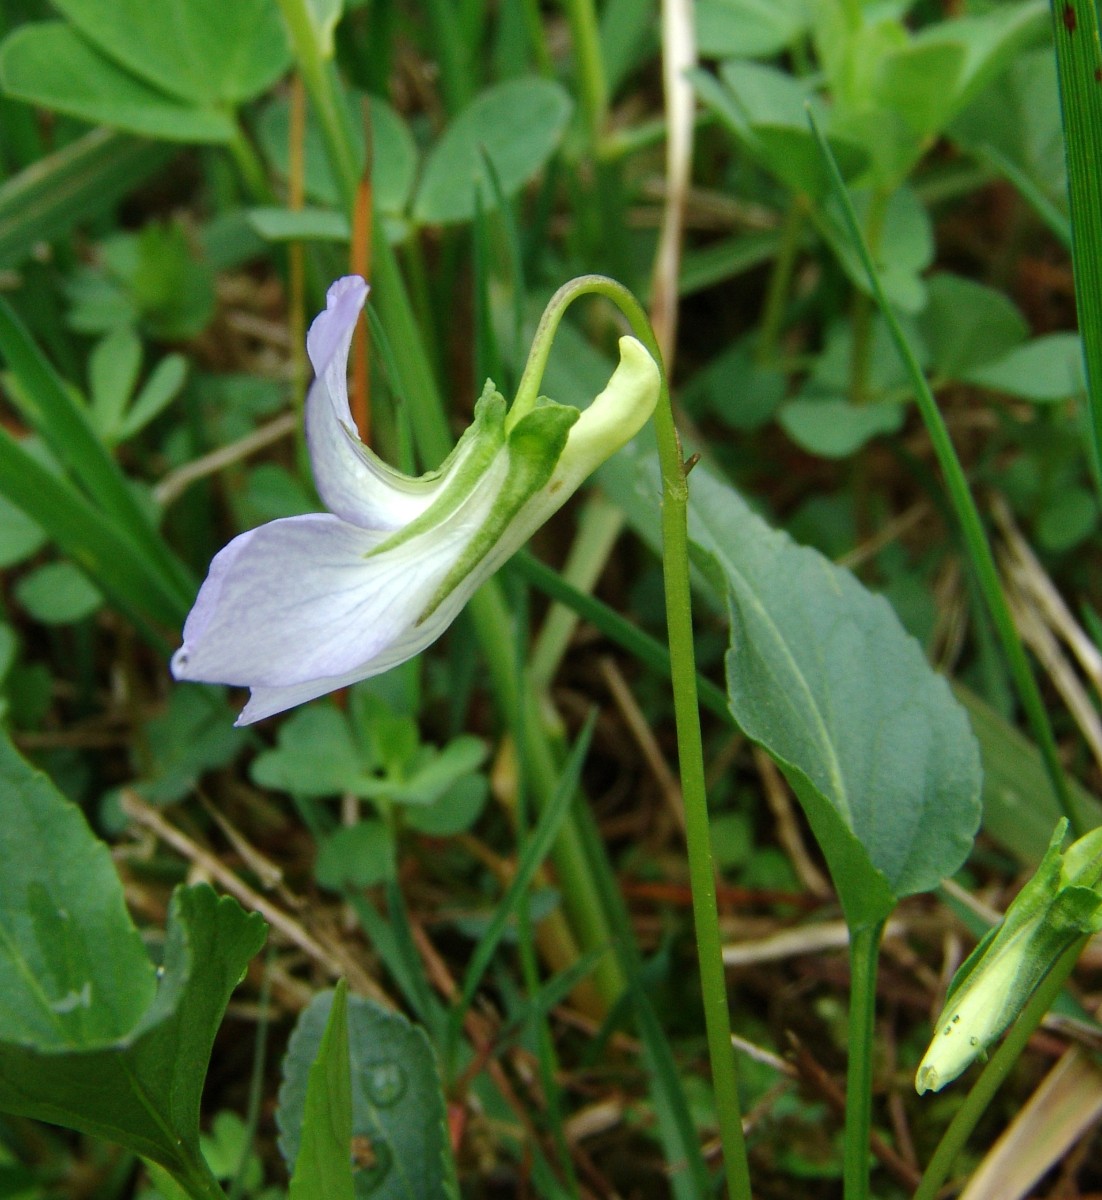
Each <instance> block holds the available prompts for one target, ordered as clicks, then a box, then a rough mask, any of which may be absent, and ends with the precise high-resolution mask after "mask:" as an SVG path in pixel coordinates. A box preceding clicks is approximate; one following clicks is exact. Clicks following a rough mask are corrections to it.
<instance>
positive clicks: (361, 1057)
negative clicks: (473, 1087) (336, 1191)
mask: <svg viewBox="0 0 1102 1200" xmlns="http://www.w3.org/2000/svg"><path fill="white" fill-rule="evenodd" d="M332 1004H333V993H332V992H323V993H321V994H320V995H318V996H315V997H314V999H313V1000H312V1001H311V1002H310V1004H309V1005H308V1006H307V1007H306V1008H305V1009H304V1010H303V1013H302V1015H301V1016H300V1017H299V1020H298V1024H297V1025H296V1027H295V1032H294V1033H293V1034H292V1035H291V1042H290V1045H289V1046H288V1049H287V1055H286V1057H285V1058H284V1060H283V1086H282V1087H281V1088H280V1092H279V1108H278V1110H277V1112H276V1123H277V1125H278V1126H279V1131H280V1137H279V1148H280V1150H281V1152H282V1154H283V1158H284V1161H285V1162H286V1163H287V1164H288V1167H289V1168H292V1169H293V1168H295V1166H296V1163H297V1160H298V1157H299V1153H300V1147H301V1145H302V1126H303V1116H304V1113H305V1109H306V1093H307V1087H308V1080H309V1074H310V1068H311V1065H312V1064H313V1063H314V1061H315V1060H316V1058H317V1056H318V1050H319V1047H320V1045H321V1041H322V1037H323V1031H324V1029H325V1026H326V1022H327V1020H328V1017H329V1012H330V1008H331V1006H332ZM348 1042H349V1054H350V1059H351V1077H352V1138H353V1147H354V1148H355V1151H356V1153H355V1156H354V1157H355V1162H354V1166H355V1168H356V1169H355V1170H354V1172H353V1178H354V1182H355V1194H356V1197H357V1200H368V1198H370V1200H423V1198H424V1197H430V1196H431V1197H433V1200H436V1197H441V1198H442V1200H457V1197H458V1194H459V1190H458V1185H457V1182H456V1179H455V1167H454V1163H453V1161H452V1156H451V1145H450V1141H449V1137H448V1126H447V1114H446V1111H445V1106H444V1097H443V1094H442V1092H441V1088H440V1078H439V1074H438V1072H437V1067H436V1061H435V1058H434V1056H433V1053H432V1047H431V1046H430V1044H429V1040H428V1038H427V1037H426V1036H425V1034H424V1032H423V1031H422V1030H421V1029H419V1028H418V1027H416V1026H414V1025H411V1024H410V1023H409V1021H407V1020H406V1019H405V1017H403V1016H401V1015H400V1014H399V1013H395V1012H390V1011H388V1010H387V1009H384V1008H383V1007H381V1006H380V1005H378V1004H376V1003H374V1002H373V1001H371V1000H367V999H365V998H364V997H362V996H349V997H348Z"/></svg>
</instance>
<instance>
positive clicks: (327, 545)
mask: <svg viewBox="0 0 1102 1200" xmlns="http://www.w3.org/2000/svg"><path fill="white" fill-rule="evenodd" d="M382 536H383V535H382V534H380V533H378V532H373V531H369V530H363V529H360V528H359V527H358V526H355V525H349V524H348V523H347V522H345V521H342V520H340V519H339V518H338V517H334V516H331V515H329V514H327V513H321V514H312V515H309V516H301V517H289V518H287V519H285V520H282V521H272V522H271V523H270V524H268V525H262V526H261V527H260V528H259V529H254V530H252V531H251V532H249V533H245V534H242V535H241V536H240V537H238V538H235V539H234V541H232V542H231V543H230V544H229V545H228V546H227V547H226V548H225V549H224V550H222V551H221V552H220V553H219V554H218V555H217V556H216V557H215V559H214V561H213V562H212V564H211V569H210V574H209V576H208V578H207V580H206V582H205V583H204V584H203V587H202V589H201V590H200V593H199V598H198V600H197V601H196V604H195V608H194V609H193V610H192V614H191V616H190V617H189V618H188V621H187V624H186V625H185V626H184V644H183V646H182V647H181V648H180V649H179V650H178V651H177V652H176V654H175V656H174V657H173V660H172V670H173V674H174V675H175V676H176V678H177V679H187V680H194V681H200V682H205V683H228V684H235V685H238V686H248V687H252V688H295V687H297V686H299V685H302V684H311V685H313V684H314V683H315V682H316V681H320V680H334V679H335V680H340V679H344V678H345V677H346V676H347V677H349V679H350V680H351V679H362V678H366V677H367V676H368V675H370V674H376V673H377V672H378V671H380V670H385V669H387V666H392V665H394V664H395V662H401V661H403V660H404V659H405V658H408V657H410V655H411V654H415V653H417V651H418V649H421V648H423V647H424V646H425V645H427V644H428V639H427V638H426V637H425V634H424V631H423V630H417V631H416V632H415V631H414V627H415V625H416V622H417V619H418V617H419V616H420V615H421V613H422V612H423V611H424V608H425V604H426V602H427V597H428V596H431V594H432V592H433V590H434V589H435V588H436V587H437V586H438V583H439V579H440V578H441V577H442V575H443V574H446V572H447V570H448V568H449V566H450V565H451V561H452V559H451V557H450V554H449V547H447V546H446V545H445V546H443V547H439V548H437V552H436V553H434V552H432V551H433V548H432V547H429V548H427V549H426V547H424V546H421V547H414V548H411V549H408V550H407V549H406V548H402V550H401V552H398V551H396V552H394V553H393V554H382V555H378V556H374V557H368V556H369V555H370V552H371V550H372V549H374V547H375V546H376V545H378V543H379V541H380V540H381V539H382ZM407 644H410V645H411V646H412V648H410V649H408V650H407ZM395 653H399V654H400V655H401V657H398V658H395V657H394V655H395ZM339 686H341V683H339V682H337V683H330V684H328V685H324V686H319V687H318V689H317V691H315V692H313V693H312V695H320V694H321V693H322V692H323V691H328V690H330V689H331V688H332V687H339ZM300 702H301V701H295V700H292V701H290V703H291V704H293V703H300Z"/></svg>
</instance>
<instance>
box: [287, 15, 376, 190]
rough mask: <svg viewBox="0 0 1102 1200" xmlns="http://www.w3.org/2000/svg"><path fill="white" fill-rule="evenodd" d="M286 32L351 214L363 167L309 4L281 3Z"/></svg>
mask: <svg viewBox="0 0 1102 1200" xmlns="http://www.w3.org/2000/svg"><path fill="white" fill-rule="evenodd" d="M278 3H279V7H280V11H281V12H282V13H283V19H284V21H285V22H286V23H287V32H288V33H289V34H290V35H291V45H292V46H293V47H294V51H295V58H296V59H297V60H298V68H299V71H300V72H301V74H302V82H303V83H304V84H305V86H306V90H307V91H308V92H309V93H310V99H311V101H312V102H313V105H314V109H315V112H316V114H317V117H318V120H319V121H320V122H321V128H322V133H323V136H324V138H325V148H326V152H327V154H328V156H329V164H330V166H331V167H332V168H333V174H334V175H335V176H336V179H337V183H338V185H339V186H340V189H341V195H342V196H343V197H344V200H345V207H346V208H347V210H348V211H349V212H351V211H352V205H353V203H354V202H355V199H356V188H357V187H358V186H359V182H360V166H359V161H358V155H357V154H356V150H355V143H354V142H353V140H352V129H351V125H350V124H349V117H348V112H347V110H346V109H345V107H344V105H343V104H342V103H341V101H340V98H339V91H338V89H337V82H336V77H335V75H334V73H333V66H332V64H331V63H330V62H329V61H328V59H327V58H326V57H325V55H324V53H323V52H322V48H321V46H320V45H319V44H318V39H317V34H316V31H315V29H314V21H313V18H312V16H311V13H310V8H309V4H308V3H307V0H278Z"/></svg>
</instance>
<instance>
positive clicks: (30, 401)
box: [0, 298, 195, 609]
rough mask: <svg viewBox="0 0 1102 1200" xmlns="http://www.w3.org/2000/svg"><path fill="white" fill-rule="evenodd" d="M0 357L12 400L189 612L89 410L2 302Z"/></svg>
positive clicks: (178, 570) (180, 575)
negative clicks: (13, 383)
mask: <svg viewBox="0 0 1102 1200" xmlns="http://www.w3.org/2000/svg"><path fill="white" fill-rule="evenodd" d="M0 355H2V356H3V358H4V360H5V362H6V363H7V364H8V367H9V368H10V369H11V371H12V374H13V375H14V376H15V378H16V380H17V381H18V384H19V387H18V388H17V389H13V396H14V399H15V400H16V403H17V404H18V405H19V407H20V410H21V412H22V415H23V416H24V418H25V419H26V420H27V421H28V422H30V424H31V425H32V426H33V428H34V429H36V430H37V431H38V433H40V434H41V436H42V438H43V440H44V441H45V442H46V443H47V444H48V445H49V447H50V449H51V450H52V451H53V452H54V454H56V455H57V457H58V459H59V460H60V461H61V462H63V463H64V464H65V465H66V466H67V467H68V468H69V469H70V470H71V471H72V472H73V474H74V476H75V477H76V478H77V479H79V480H80V481H81V483H82V484H83V485H84V487H85V488H87V490H88V493H89V495H90V496H91V497H92V498H93V500H94V501H95V502H96V503H97V504H98V505H100V506H102V508H103V510H104V511H105V512H106V513H107V514H109V515H110V516H111V518H112V519H113V520H114V521H115V522H116V523H117V525H118V526H119V527H120V528H121V529H123V530H125V532H126V534H127V536H128V537H129V538H130V539H131V540H132V541H133V542H134V544H135V545H136V546H137V547H138V548H139V549H140V550H142V551H143V552H144V553H145V554H146V555H148V558H149V572H150V573H155V574H156V575H157V576H158V578H159V580H160V582H161V587H162V589H163V590H164V591H165V592H166V593H168V594H170V595H173V596H175V597H176V598H177V599H178V600H179V602H180V603H181V604H182V605H184V606H185V609H186V606H187V605H189V604H190V602H191V600H192V599H193V598H194V594H195V587H194V583H193V581H192V580H191V579H190V578H189V577H188V574H187V571H186V570H185V568H184V566H183V565H182V564H181V562H180V561H179V559H177V558H176V556H175V555H174V554H173V553H172V551H171V550H170V549H169V548H168V545H167V544H166V543H165V541H164V540H163V538H162V537H161V536H160V534H159V533H158V532H157V531H156V529H154V528H153V525H152V524H151V522H150V520H149V518H148V516H147V515H146V512H145V510H144V509H143V508H142V506H141V505H140V504H139V502H138V499H137V497H136V496H135V494H134V491H133V489H132V487H131V485H130V483H129V482H128V481H127V479H126V476H125V475H124V474H123V473H122V470H121V468H120V467H119V465H118V463H116V462H115V460H114V459H113V458H112V457H111V454H110V452H109V451H108V450H107V448H106V446H104V444H103V442H101V441H100V439H99V437H98V436H97V435H96V431H95V427H94V426H93V425H92V422H91V419H90V417H89V415H88V409H87V407H86V406H84V405H82V404H81V403H80V402H78V401H77V400H76V399H74V397H73V395H72V393H71V392H70V391H69V389H68V388H67V387H66V386H65V384H64V383H63V382H62V380H61V379H60V377H59V376H58V374H57V372H56V371H55V370H54V369H53V367H52V366H51V365H50V362H49V360H48V359H47V358H46V356H45V355H44V354H43V353H42V351H41V350H40V349H39V348H38V346H37V344H36V343H35V341H34V339H33V338H32V337H31V335H30V334H29V333H28V331H27V329H26V327H25V326H24V325H23V323H22V322H21V321H20V320H19V318H18V317H17V316H16V314H15V312H14V311H13V310H12V308H11V306H10V305H9V304H8V303H7V302H6V301H5V300H3V299H2V298H0Z"/></svg>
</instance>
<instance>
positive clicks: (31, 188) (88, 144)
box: [0, 129, 179, 267]
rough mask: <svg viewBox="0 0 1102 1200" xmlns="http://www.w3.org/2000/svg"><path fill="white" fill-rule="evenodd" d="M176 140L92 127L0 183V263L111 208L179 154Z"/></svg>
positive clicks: (18, 258) (12, 261)
mask: <svg viewBox="0 0 1102 1200" xmlns="http://www.w3.org/2000/svg"><path fill="white" fill-rule="evenodd" d="M178 152H179V151H178V148H177V147H176V146H171V145H167V144H166V143H164V142H146V141H142V140H141V139H140V138H135V137H131V136H130V135H129V134H125V133H118V132H115V131H114V130H110V129H93V130H92V131H91V132H89V133H86V134H85V135H84V136H83V137H81V138H78V139H77V140H76V141H75V142H70V143H69V145H67V146H64V147H62V148H61V149H60V150H57V151H55V152H54V153H53V154H50V155H47V156H46V157H45V158H43V159H41V160H39V161H38V162H35V163H32V164H31V165H30V166H29V167H27V168H26V169H25V170H23V171H20V172H19V174H18V175H14V176H12V178H11V179H9V180H7V181H6V182H5V183H4V185H3V187H0V267H14V266H18V265H19V263H20V262H22V261H23V259H24V258H26V257H27V255H28V254H30V252H31V251H32V250H33V248H34V247H35V245H37V244H38V243H39V242H49V241H52V240H53V239H54V238H57V237H60V236H62V235H63V234H65V233H68V232H69V230H70V229H72V227H73V226H74V225H75V224H77V222H78V221H86V220H88V219H89V218H90V217H94V216H98V215H99V214H100V213H102V212H106V211H109V210H110V209H111V208H112V206H113V205H114V204H115V203H116V202H117V201H118V200H120V199H121V198H122V197H123V196H125V195H126V194H127V193H128V192H130V191H131V190H133V188H135V187H136V186H137V185H138V184H140V183H142V182H143V181H144V180H146V179H148V178H149V177H150V176H151V175H154V174H156V172H158V171H160V170H161V169H162V168H163V167H164V166H165V165H166V164H167V163H168V161H169V159H170V158H172V157H173V156H174V155H175V154H177V153H178Z"/></svg>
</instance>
